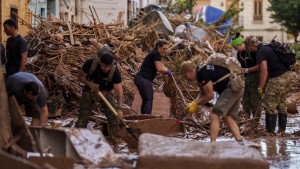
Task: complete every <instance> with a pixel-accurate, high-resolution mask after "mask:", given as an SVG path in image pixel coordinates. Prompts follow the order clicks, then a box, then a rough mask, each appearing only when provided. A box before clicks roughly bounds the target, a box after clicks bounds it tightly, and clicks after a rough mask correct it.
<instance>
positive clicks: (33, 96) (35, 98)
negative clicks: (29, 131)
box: [6, 72, 49, 127]
mask: <svg viewBox="0 0 300 169" xmlns="http://www.w3.org/2000/svg"><path fill="white" fill-rule="evenodd" d="M6 90H7V94H8V97H13V96H14V97H15V98H16V100H17V102H18V104H19V105H24V107H25V115H26V116H27V117H31V118H32V121H31V125H32V126H41V127H45V126H46V123H47V120H48V116H49V111H48V106H47V93H46V90H45V87H44V85H43V83H42V82H41V81H40V80H39V79H38V78H37V77H36V76H35V75H33V74H31V73H27V72H17V73H15V74H13V75H11V76H8V78H7V80H6ZM9 100H10V101H11V99H9Z"/></svg>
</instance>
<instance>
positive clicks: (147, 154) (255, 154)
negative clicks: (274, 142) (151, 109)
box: [137, 134, 269, 169]
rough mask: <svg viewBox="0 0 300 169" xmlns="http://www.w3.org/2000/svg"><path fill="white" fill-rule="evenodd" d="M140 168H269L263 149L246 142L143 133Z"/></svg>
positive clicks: (140, 139) (139, 160) (140, 146)
mask: <svg viewBox="0 0 300 169" xmlns="http://www.w3.org/2000/svg"><path fill="white" fill-rule="evenodd" d="M138 154H139V158H138V163H137V168H138V169H153V168H155V169H182V168H188V169H241V168H243V169H253V168H255V169H268V168H269V164H268V162H267V160H266V159H264V157H263V156H262V154H261V153H260V151H259V150H258V149H257V148H255V147H253V146H251V144H249V143H246V144H245V145H241V144H239V143H238V142H214V143H210V142H199V141H189V140H185V139H181V138H171V137H164V136H159V135H154V134H142V135H141V136H140V138H139V150H138Z"/></svg>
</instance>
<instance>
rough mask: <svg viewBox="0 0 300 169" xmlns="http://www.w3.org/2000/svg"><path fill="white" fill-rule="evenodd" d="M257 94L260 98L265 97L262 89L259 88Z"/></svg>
mask: <svg viewBox="0 0 300 169" xmlns="http://www.w3.org/2000/svg"><path fill="white" fill-rule="evenodd" d="M257 93H258V96H259V97H260V98H262V96H263V94H264V90H263V89H262V88H258V89H257Z"/></svg>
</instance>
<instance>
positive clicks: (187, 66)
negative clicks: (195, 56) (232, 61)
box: [180, 61, 244, 142]
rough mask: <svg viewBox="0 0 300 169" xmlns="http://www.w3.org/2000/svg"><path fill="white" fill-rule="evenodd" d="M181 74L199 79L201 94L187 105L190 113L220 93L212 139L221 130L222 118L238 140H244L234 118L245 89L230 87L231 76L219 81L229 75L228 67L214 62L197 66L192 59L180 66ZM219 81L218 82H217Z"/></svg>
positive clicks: (191, 78) (213, 116) (211, 119)
mask: <svg viewBox="0 0 300 169" xmlns="http://www.w3.org/2000/svg"><path fill="white" fill-rule="evenodd" d="M180 72H181V75H182V76H183V77H184V78H185V79H187V80H188V81H197V82H198V84H199V87H200V90H201V95H200V96H199V97H198V98H197V99H196V100H195V101H193V102H191V103H189V104H188V105H187V108H186V109H187V111H188V112H189V113H195V112H196V110H197V109H198V107H199V105H204V104H205V103H207V102H208V101H210V100H212V99H213V98H214V91H215V92H217V93H218V94H219V97H218V99H217V101H216V104H215V105H214V106H213V109H212V111H211V113H210V114H209V118H210V141H211V142H215V141H216V139H217V137H218V134H219V130H220V118H223V121H224V122H225V124H226V125H227V126H228V127H229V129H230V130H231V132H232V134H233V136H234V137H235V139H236V141H243V140H244V139H243V137H242V136H241V134H240V130H239V127H238V125H237V124H236V122H235V120H234V118H235V117H237V116H238V110H239V108H240V103H241V98H242V96H243V92H244V91H243V89H241V90H240V91H237V92H234V91H233V90H232V88H231V87H230V85H229V83H230V80H229V78H226V79H224V80H221V81H219V82H217V81H218V80H219V79H221V78H222V77H224V76H226V75H228V74H229V73H230V71H229V70H228V69H227V68H224V67H221V66H216V65H212V64H205V65H203V66H201V67H200V66H197V65H195V64H194V63H193V62H191V61H185V62H183V63H182V64H181V66H180ZM215 82H217V83H215Z"/></svg>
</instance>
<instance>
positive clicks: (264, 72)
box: [258, 61, 268, 89]
mask: <svg viewBox="0 0 300 169" xmlns="http://www.w3.org/2000/svg"><path fill="white" fill-rule="evenodd" d="M259 69H260V80H259V85H258V87H259V88H261V89H262V88H263V87H264V86H265V85H266V81H267V78H268V64H267V61H262V62H260V63H259Z"/></svg>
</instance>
